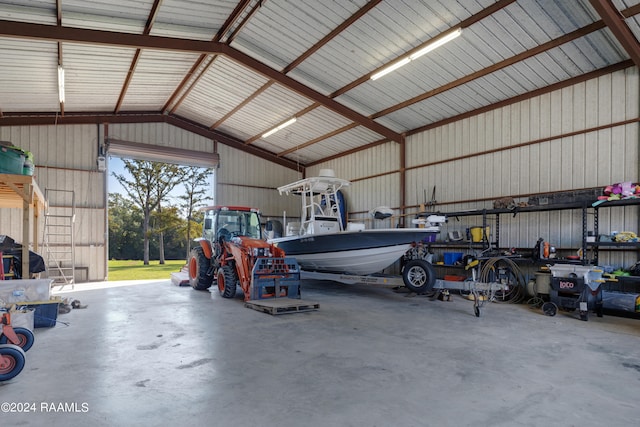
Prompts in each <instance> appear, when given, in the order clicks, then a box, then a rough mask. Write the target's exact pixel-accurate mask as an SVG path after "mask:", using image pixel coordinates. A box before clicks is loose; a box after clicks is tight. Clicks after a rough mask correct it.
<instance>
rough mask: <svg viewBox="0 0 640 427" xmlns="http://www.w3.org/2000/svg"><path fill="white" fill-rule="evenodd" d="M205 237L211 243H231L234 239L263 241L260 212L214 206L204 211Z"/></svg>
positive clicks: (235, 207)
mask: <svg viewBox="0 0 640 427" xmlns="http://www.w3.org/2000/svg"><path fill="white" fill-rule="evenodd" d="M204 211H205V212H204V231H203V237H204V238H205V239H207V240H209V241H211V242H219V241H220V239H224V240H225V241H230V240H231V239H232V238H234V237H241V236H242V237H249V238H252V239H259V240H262V228H261V226H260V212H259V211H258V210H257V209H253V208H247V207H239V206H222V207H220V206H214V207H210V208H205V210H204Z"/></svg>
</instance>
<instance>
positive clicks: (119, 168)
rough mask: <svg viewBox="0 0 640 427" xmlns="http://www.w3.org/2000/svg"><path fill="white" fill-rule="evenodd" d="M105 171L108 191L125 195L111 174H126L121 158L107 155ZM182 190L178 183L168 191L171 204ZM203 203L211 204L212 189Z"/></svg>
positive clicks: (176, 201)
mask: <svg viewBox="0 0 640 427" xmlns="http://www.w3.org/2000/svg"><path fill="white" fill-rule="evenodd" d="M107 171H108V172H109V179H108V181H107V182H108V184H107V185H108V191H109V193H120V194H123V195H125V196H126V195H127V193H126V191H125V190H124V188H123V187H122V186H121V185H120V183H119V182H118V180H117V179H116V178H115V177H114V176H113V173H114V172H115V173H117V174H125V175H128V172H127V171H126V169H125V167H124V162H123V161H122V159H120V158H119V157H112V156H108V157H107ZM211 183H212V188H213V180H212V182H211ZM183 191H184V187H183V186H182V185H178V186H177V187H176V188H175V189H174V190H173V191H172V192H171V193H169V200H170V202H171V203H172V204H173V203H175V204H177V203H178V202H179V199H178V198H177V197H178V196H179V195H180V194H182V193H183ZM205 204H213V189H212V190H211V193H210V198H209V200H208V201H206V202H205Z"/></svg>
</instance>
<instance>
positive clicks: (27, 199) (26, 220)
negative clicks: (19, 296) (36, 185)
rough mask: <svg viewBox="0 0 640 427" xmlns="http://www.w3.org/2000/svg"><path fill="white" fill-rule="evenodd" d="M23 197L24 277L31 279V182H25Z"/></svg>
mask: <svg viewBox="0 0 640 427" xmlns="http://www.w3.org/2000/svg"><path fill="white" fill-rule="evenodd" d="M23 191H24V197H23V198H22V278H23V279H29V278H30V277H31V275H30V274H29V232H30V231H31V222H30V220H31V213H30V208H31V198H32V196H31V194H32V189H31V184H28V183H26V184H24V188H23Z"/></svg>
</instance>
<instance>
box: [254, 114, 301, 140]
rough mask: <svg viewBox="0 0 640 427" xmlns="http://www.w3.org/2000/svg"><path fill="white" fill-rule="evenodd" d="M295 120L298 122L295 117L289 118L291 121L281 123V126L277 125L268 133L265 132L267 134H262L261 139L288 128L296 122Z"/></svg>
mask: <svg viewBox="0 0 640 427" xmlns="http://www.w3.org/2000/svg"><path fill="white" fill-rule="evenodd" d="M296 120H298V119H296V118H295V117H293V118H291V119H289V120H287V121H286V122H284V123H282V124H281V125H278V126H276V127H274V128H273V129H271V130H270V131H267V132H265V133H263V134H262V137H263V138H266V137H268V136H269V135H273V134H274V133H276V132H278V131H279V130H280V129H284V128H286V127H287V126H289V125H291V124H294V123H295V122H296Z"/></svg>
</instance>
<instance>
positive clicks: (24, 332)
mask: <svg viewBox="0 0 640 427" xmlns="http://www.w3.org/2000/svg"><path fill="white" fill-rule="evenodd" d="M13 332H15V333H16V336H17V337H18V342H9V337H7V336H6V335H3V336H2V337H0V344H15V345H17V346H18V347H20V348H22V351H25V352H26V351H29V349H30V348H31V346H32V345H33V343H34V341H35V338H34V336H33V332H31V331H30V330H29V329H27V328H20V327H18V328H13Z"/></svg>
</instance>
